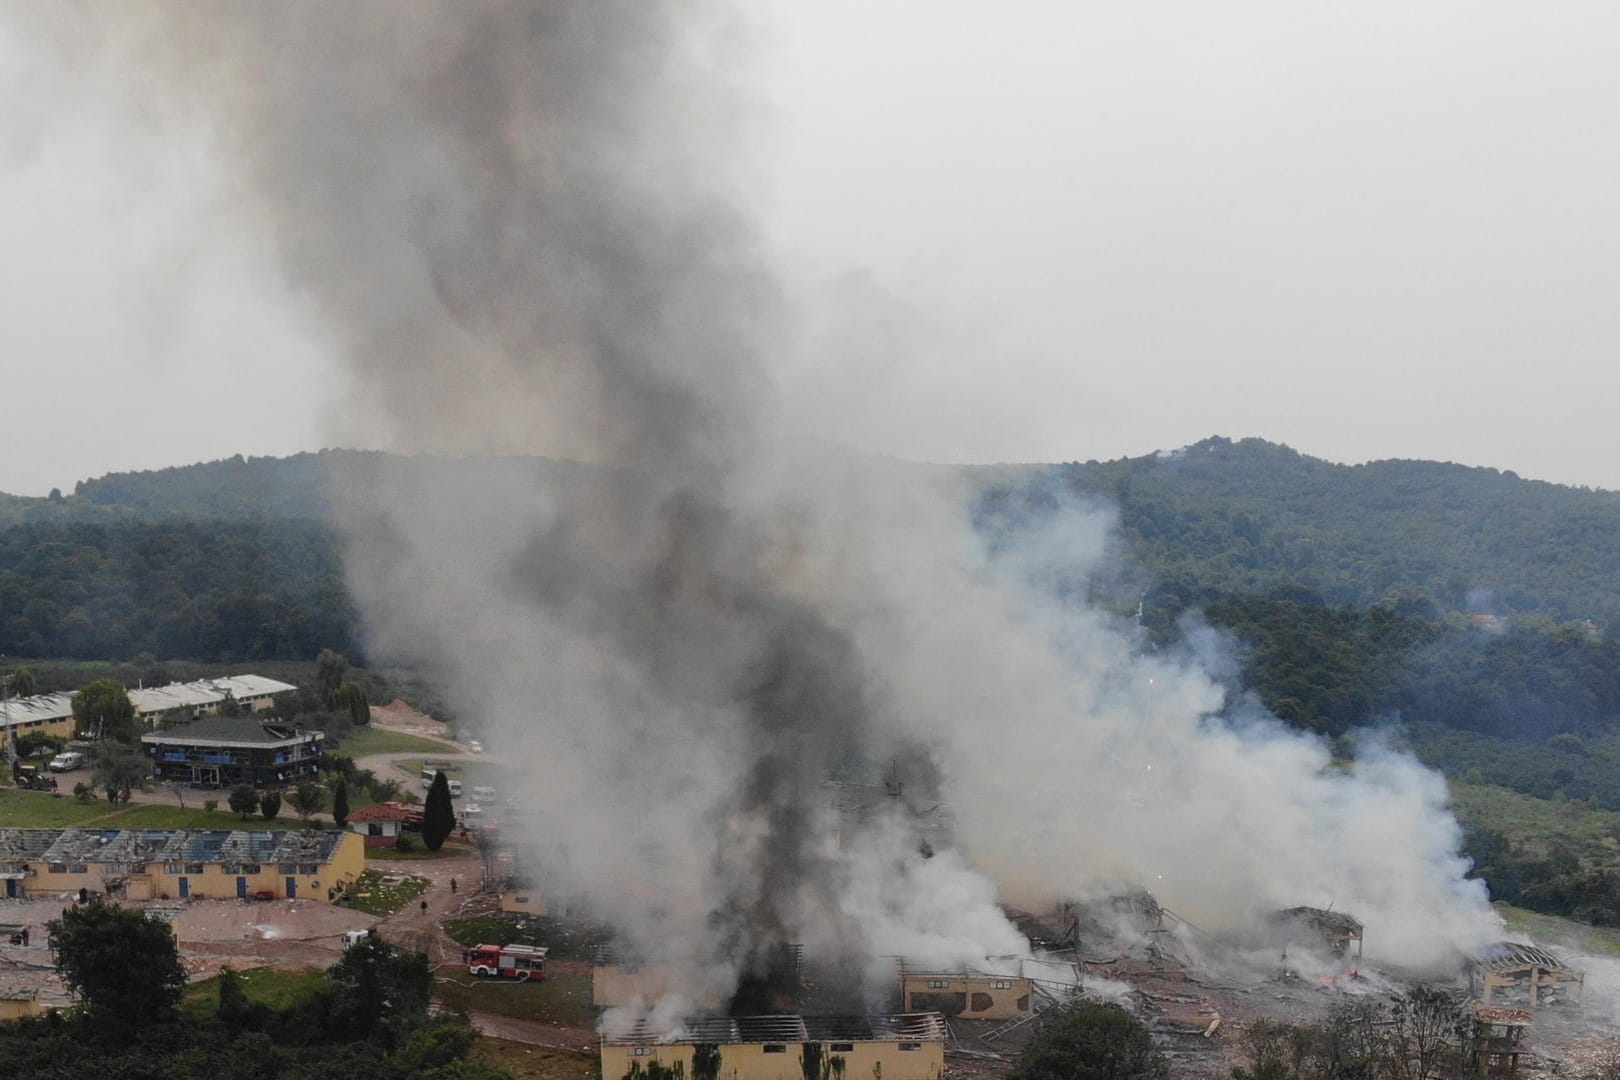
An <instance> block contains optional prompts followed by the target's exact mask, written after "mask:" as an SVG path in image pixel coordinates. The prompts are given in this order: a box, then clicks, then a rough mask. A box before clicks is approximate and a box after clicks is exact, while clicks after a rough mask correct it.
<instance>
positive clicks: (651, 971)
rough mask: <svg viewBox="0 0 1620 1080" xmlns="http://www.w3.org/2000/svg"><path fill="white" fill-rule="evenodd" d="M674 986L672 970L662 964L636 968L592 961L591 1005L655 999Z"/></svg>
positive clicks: (611, 1004)
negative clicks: (594, 963)
mask: <svg viewBox="0 0 1620 1080" xmlns="http://www.w3.org/2000/svg"><path fill="white" fill-rule="evenodd" d="M675 985H676V982H675V972H674V970H673V969H672V968H670V967H668V966H667V965H664V964H654V965H650V966H647V967H638V968H627V967H624V966H623V965H620V964H596V965H595V966H593V967H592V968H591V1004H592V1005H595V1006H596V1007H597V1008H599V1009H607V1008H612V1007H614V1006H616V1005H628V1004H630V1003H631V1002H632V1001H634V1000H635V999H636V998H638V997H639V998H641V999H642V1000H643V1001H649V1002H650V1001H656V1000H657V999H658V998H660V997H662V996H663V995H664V993H665V992H666V991H668V990H671V989H673V988H674V987H675Z"/></svg>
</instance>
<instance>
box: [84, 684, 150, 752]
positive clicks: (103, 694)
mask: <svg viewBox="0 0 1620 1080" xmlns="http://www.w3.org/2000/svg"><path fill="white" fill-rule="evenodd" d="M73 730H74V732H75V734H77V735H78V736H79V737H81V738H91V739H111V740H115V741H117V742H126V743H133V742H135V740H136V739H137V738H139V737H140V733H141V725H140V719H139V718H138V717H137V716H136V715H135V705H134V703H132V702H131V701H130V700H129V692H128V691H127V690H125V689H124V684H123V683H121V682H119V681H118V680H116V679H100V680H97V681H96V682H93V683H91V684H90V685H89V686H87V687H85V688H84V689H83V690H80V691H79V692H78V693H77V694H74V695H73Z"/></svg>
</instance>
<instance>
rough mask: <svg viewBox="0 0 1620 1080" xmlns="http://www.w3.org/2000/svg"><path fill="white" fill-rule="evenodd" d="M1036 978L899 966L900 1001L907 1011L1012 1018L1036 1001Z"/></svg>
mask: <svg viewBox="0 0 1620 1080" xmlns="http://www.w3.org/2000/svg"><path fill="white" fill-rule="evenodd" d="M1034 991H1035V984H1034V980H1032V979H1028V978H1025V977H1023V976H1019V975H988V974H985V973H984V972H978V971H926V970H920V969H916V968H912V967H908V966H904V965H902V966H901V969H900V1000H901V1001H902V1002H904V1003H905V1008H906V1010H907V1011H908V1012H938V1013H943V1014H944V1015H946V1016H950V1017H960V1018H961V1019H963V1020H1012V1019H1014V1018H1016V1017H1020V1016H1026V1015H1028V1014H1029V1013H1030V1011H1031V1010H1032V1008H1033V1004H1034Z"/></svg>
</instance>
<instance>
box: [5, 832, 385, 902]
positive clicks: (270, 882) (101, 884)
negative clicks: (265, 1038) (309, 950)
mask: <svg viewBox="0 0 1620 1080" xmlns="http://www.w3.org/2000/svg"><path fill="white" fill-rule="evenodd" d="M64 865H67V866H69V867H70V868H71V867H77V866H82V867H84V870H83V871H82V872H60V873H51V872H50V864H48V863H44V862H34V863H30V864H29V866H30V868H31V869H32V870H33V871H34V873H33V876H32V877H29V878H26V879H25V881H26V886H25V887H26V889H27V892H28V895H29V896H35V897H45V896H57V895H59V894H61V893H66V892H78V891H79V889H81V888H85V889H89V890H91V891H92V892H102V891H104V890H105V888H106V882H107V880H108V879H113V878H122V879H123V880H124V895H125V897H127V898H128V899H131V900H153V899H178V898H179V896H180V881H181V879H182V878H184V879H185V882H186V896H187V897H190V898H196V899H206V900H234V899H236V898H237V896H238V895H239V893H238V885H237V879H238V878H243V879H245V880H246V890H247V895H248V896H250V897H255V896H259V895H263V894H268V895H270V896H273V897H275V898H276V899H278V900H279V899H283V898H285V897H286V896H287V892H288V890H287V879H288V878H292V879H293V880H294V887H293V893H294V895H296V896H297V898H298V899H300V900H323V901H324V900H325V899H326V898H327V894H328V892H330V891H331V890H332V889H334V888H337V887H338V886H340V885H347V884H349V883H350V882H352V881H354V879H355V878H357V877H359V876H360V873H361V871H363V870H364V869H365V868H366V845H365V842H364V841H363V840H362V839H361V838H360V836H358V835H357V834H355V833H348V832H346V833H344V834H343V836H342V838H341V839H340V840H339V841H338V845H337V847H336V848H334V849H333V851H332V858H331V859H330V861H328V862H324V863H288V864H286V865H287V866H291V867H293V870H292V871H291V872H287V871H286V870H284V869H283V867H282V864H279V863H273V862H272V863H258V864H256V865H257V866H258V867H259V870H258V872H257V873H253V874H246V873H238V872H234V871H233V872H229V873H228V872H226V870H225V867H224V865H223V864H221V863H217V862H213V863H201V864H191V865H200V866H201V869H200V870H187V869H186V866H187V865H188V864H184V863H155V862H154V863H147V864H146V872H145V873H138V874H124V873H114V872H113V871H111V870H110V869H109V868H108V867H107V866H105V865H100V864H97V863H70V864H64ZM307 866H313V867H314V868H315V869H314V871H313V872H305V871H304V870H301V869H299V867H307Z"/></svg>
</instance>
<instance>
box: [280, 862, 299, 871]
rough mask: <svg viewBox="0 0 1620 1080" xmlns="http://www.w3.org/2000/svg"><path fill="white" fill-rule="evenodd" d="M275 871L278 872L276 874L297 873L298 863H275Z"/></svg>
mask: <svg viewBox="0 0 1620 1080" xmlns="http://www.w3.org/2000/svg"><path fill="white" fill-rule="evenodd" d="M276 873H278V874H296V873H298V864H297V863H290V862H284V863H277V864H276Z"/></svg>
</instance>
